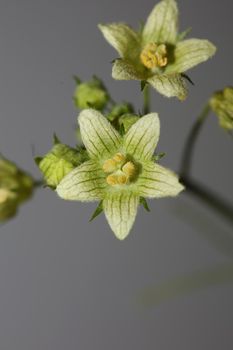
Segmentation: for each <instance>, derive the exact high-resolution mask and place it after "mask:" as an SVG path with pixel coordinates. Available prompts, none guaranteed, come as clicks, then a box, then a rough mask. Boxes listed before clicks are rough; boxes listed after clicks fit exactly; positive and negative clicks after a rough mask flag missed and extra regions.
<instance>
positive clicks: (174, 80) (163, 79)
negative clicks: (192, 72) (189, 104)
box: [147, 74, 188, 101]
mask: <svg viewBox="0 0 233 350" xmlns="http://www.w3.org/2000/svg"><path fill="white" fill-rule="evenodd" d="M147 81H148V83H150V84H151V85H152V86H153V88H155V89H156V90H157V91H158V92H159V93H160V94H162V95H164V96H166V97H177V98H178V99H179V100H181V101H183V100H185V99H186V97H187V94H188V91H187V87H186V83H185V81H184V79H183V78H182V76H181V75H180V74H167V75H165V74H162V75H154V76H153V77H151V78H149V79H148V80H147Z"/></svg>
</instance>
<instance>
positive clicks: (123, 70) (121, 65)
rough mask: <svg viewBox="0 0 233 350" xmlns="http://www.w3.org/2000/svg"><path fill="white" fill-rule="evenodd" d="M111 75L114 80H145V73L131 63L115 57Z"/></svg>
mask: <svg viewBox="0 0 233 350" xmlns="http://www.w3.org/2000/svg"><path fill="white" fill-rule="evenodd" d="M112 77H113V78H114V79H116V80H145V79H146V78H147V75H146V74H143V73H142V72H140V71H139V70H138V69H137V68H135V66H134V65H133V64H132V63H130V62H128V61H126V60H122V59H117V60H115V62H114V64H113V67H112Z"/></svg>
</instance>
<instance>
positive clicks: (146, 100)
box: [143, 84, 150, 115]
mask: <svg viewBox="0 0 233 350" xmlns="http://www.w3.org/2000/svg"><path fill="white" fill-rule="evenodd" d="M148 113H150V87H149V86H148V84H146V85H145V87H144V89H143V115H145V114H148Z"/></svg>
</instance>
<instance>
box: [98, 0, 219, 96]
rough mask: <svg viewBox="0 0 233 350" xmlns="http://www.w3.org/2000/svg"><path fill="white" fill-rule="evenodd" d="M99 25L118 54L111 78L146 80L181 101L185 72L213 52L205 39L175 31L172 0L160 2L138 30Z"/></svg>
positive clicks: (165, 93) (184, 92)
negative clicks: (184, 36) (139, 30)
mask: <svg viewBox="0 0 233 350" xmlns="http://www.w3.org/2000/svg"><path fill="white" fill-rule="evenodd" d="M99 28H100V30H101V31H102V33H103V35H104V37H105V39H106V40H107V41H108V42H109V43H110V44H111V45H112V46H113V47H114V48H115V49H116V50H117V52H118V53H119V55H120V59H116V60H115V61H114V64H113V70H112V76H113V78H115V79H118V80H131V79H133V80H141V81H146V82H148V83H149V84H150V85H151V86H153V88H155V89H156V90H157V91H158V92H160V93H161V94H162V95H164V96H167V97H173V96H176V97H178V98H179V99H180V100H184V99H185V98H186V96H187V87H186V84H185V80H184V72H186V71H187V70H189V69H190V68H192V67H194V66H196V65H197V64H199V63H201V62H204V61H206V60H207V59H209V58H210V57H211V56H213V55H214V53H215V51H216V48H215V46H214V45H213V44H212V43H210V42H209V41H207V40H200V39H188V40H182V35H179V34H178V8H177V4H176V1H175V0H162V1H160V2H159V3H158V4H157V5H156V6H155V7H154V9H153V10H152V12H151V13H150V15H149V17H148V19H147V21H146V23H145V26H144V27H143V30H142V31H141V32H136V31H134V30H133V29H131V28H130V27H129V26H128V25H126V24H124V23H112V24H107V25H99Z"/></svg>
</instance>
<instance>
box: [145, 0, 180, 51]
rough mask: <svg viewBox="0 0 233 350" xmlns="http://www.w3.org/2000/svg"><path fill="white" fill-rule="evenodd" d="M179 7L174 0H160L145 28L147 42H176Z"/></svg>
mask: <svg viewBox="0 0 233 350" xmlns="http://www.w3.org/2000/svg"><path fill="white" fill-rule="evenodd" d="M177 27H178V9H177V4H176V2H175V1H174V0H163V1H160V2H159V3H158V4H157V5H156V6H155V7H154V9H153V10H152V11H151V13H150V15H149V17H148V19H147V22H146V24H145V27H144V30H143V39H144V41H145V42H156V43H170V44H174V43H175V42H176V37H177Z"/></svg>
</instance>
